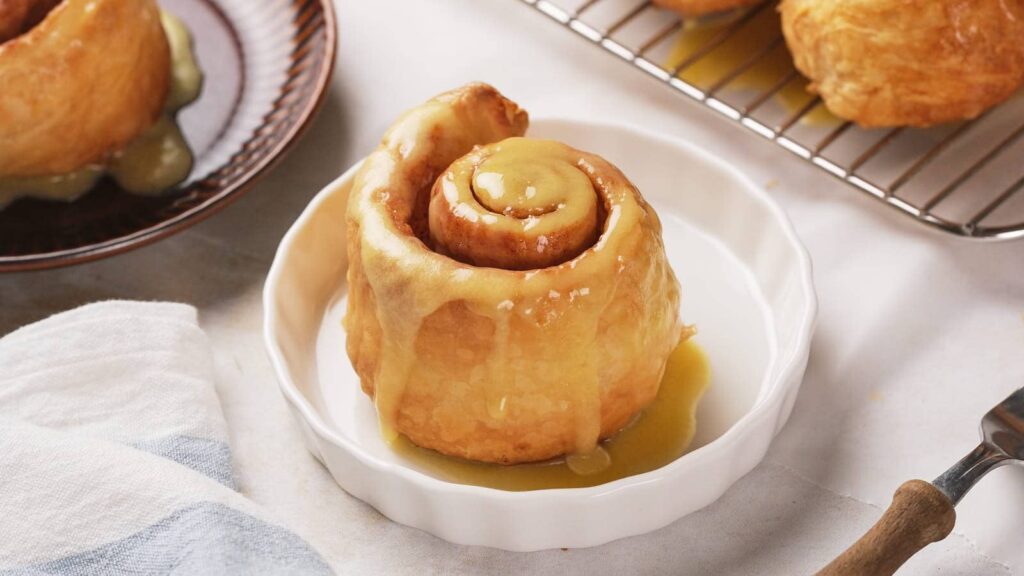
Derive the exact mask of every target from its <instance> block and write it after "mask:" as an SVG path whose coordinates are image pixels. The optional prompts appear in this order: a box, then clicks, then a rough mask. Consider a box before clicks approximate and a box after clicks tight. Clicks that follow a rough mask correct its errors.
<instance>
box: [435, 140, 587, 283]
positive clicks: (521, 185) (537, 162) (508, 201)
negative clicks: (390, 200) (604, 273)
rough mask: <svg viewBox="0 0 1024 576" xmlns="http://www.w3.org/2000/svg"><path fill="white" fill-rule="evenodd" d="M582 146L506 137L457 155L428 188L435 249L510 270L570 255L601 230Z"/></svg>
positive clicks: (546, 263) (551, 262) (542, 265)
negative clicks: (430, 189)
mask: <svg viewBox="0 0 1024 576" xmlns="http://www.w3.org/2000/svg"><path fill="white" fill-rule="evenodd" d="M580 158H581V155H580V152H578V151H577V150H574V149H573V148H570V147H569V146H566V145H564V144H562V143H560V142H553V141H548V140H533V139H529V138H509V139H507V140H503V141H501V142H498V143H496V144H491V145H488V146H483V147H479V148H477V149H475V150H474V151H473V152H471V153H470V154H468V155H466V156H464V157H462V158H460V159H459V160H457V161H455V163H453V164H452V165H451V167H450V168H449V170H448V171H447V172H446V173H445V174H444V175H443V176H441V178H439V179H438V181H437V183H436V184H435V186H434V190H433V192H432V197H431V203H430V212H429V223H430V238H431V241H432V242H433V244H434V247H435V249H437V250H438V251H440V252H442V253H445V254H448V255H449V256H451V257H453V258H455V259H457V260H460V261H462V262H466V263H468V264H473V265H475V266H490V267H494V268H505V269H509V270H526V269H534V268H545V267H548V266H553V265H557V264H560V263H562V262H565V261H567V260H571V259H572V258H574V257H576V256H578V255H579V254H580V253H582V252H583V251H584V250H586V249H587V248H589V247H590V246H592V245H593V244H594V242H595V241H596V240H597V237H598V236H599V235H600V225H601V223H600V221H599V220H600V218H599V216H600V208H599V207H600V205H601V203H600V202H599V195H598V192H597V191H596V190H595V187H594V183H593V182H592V181H591V180H590V177H589V176H588V175H587V174H586V173H585V172H584V171H582V170H581V169H580V167H579V166H578V163H579V162H580Z"/></svg>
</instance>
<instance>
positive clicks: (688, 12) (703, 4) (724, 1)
mask: <svg viewBox="0 0 1024 576" xmlns="http://www.w3.org/2000/svg"><path fill="white" fill-rule="evenodd" d="M763 1H764V0H654V3H655V4H657V5H658V6H661V7H662V8H668V9H669V10H673V11H675V12H679V13H680V14H683V15H685V16H696V15H699V14H710V13H712V12H722V11H725V10H732V9H734V8H740V7H742V6H753V5H754V4H760V3H761V2H763Z"/></svg>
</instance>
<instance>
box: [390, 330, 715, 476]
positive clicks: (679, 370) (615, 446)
mask: <svg viewBox="0 0 1024 576" xmlns="http://www.w3.org/2000/svg"><path fill="white" fill-rule="evenodd" d="M709 382H710V370H709V366H708V360H707V357H706V356H705V355H704V352H703V351H702V350H701V349H700V347H699V346H698V345H697V343H696V342H694V341H693V339H692V338H691V339H687V340H686V341H685V342H683V343H682V344H680V345H679V347H677V348H676V349H675V350H674V351H673V352H672V354H671V355H670V356H669V360H668V365H667V366H666V368H665V375H664V377H663V378H662V381H661V387H660V389H659V390H658V396H657V397H656V398H655V400H654V402H653V403H651V405H650V406H648V407H647V408H646V409H645V410H644V411H643V412H642V413H641V414H640V415H639V416H638V417H637V418H636V419H635V420H634V421H633V422H632V423H631V424H630V425H628V426H627V427H626V428H625V429H623V430H622V431H620V432H619V433H618V434H616V435H615V436H613V437H612V438H610V439H609V440H606V441H605V442H603V443H602V444H601V446H600V451H599V452H598V456H592V457H591V458H597V459H598V460H603V459H604V458H605V457H607V462H603V464H604V465H602V462H598V463H597V464H598V466H596V470H591V471H590V472H592V473H589V474H578V473H577V472H574V471H573V469H570V467H569V466H568V465H567V464H566V462H565V460H557V461H552V462H546V463H539V464H519V465H515V466H500V465H494V464H481V463H476V462H470V461H467V460H461V459H457V458H452V457H449V456H445V455H442V454H439V453H437V452H434V451H432V450H426V449H424V448H420V447H418V446H415V445H414V444H412V443H411V442H409V441H408V440H407V439H406V438H405V437H404V436H399V437H397V438H396V439H395V440H393V441H392V443H391V446H392V448H393V449H394V450H395V452H397V453H398V454H399V455H401V456H402V457H403V458H405V459H407V460H409V461H411V462H412V463H413V464H415V465H416V467H418V468H419V469H421V470H424V471H426V472H428V473H430V474H432V475H434V476H437V477H439V478H442V479H444V480H448V481H451V482H458V483H461V484H470V485H474V486H486V487H490V488H498V489H501V490H512V491H523V490H543V489H550V488H582V487H586V486H596V485H598V484H604V483H607V482H612V481H614V480H618V479H620V478H625V477H627V476H634V475H636V474H642V473H644V472H649V471H651V470H655V469H657V468H660V467H662V466H664V465H666V464H668V463H669V462H672V461H673V460H675V459H677V458H679V457H680V456H682V455H683V454H685V453H686V449H687V448H688V447H689V445H690V442H691V441H692V440H693V435H694V433H695V431H696V427H697V422H696V412H697V405H698V402H699V401H700V398H701V396H702V395H703V394H704V392H705V390H706V389H707V387H708V384H709ZM601 454H603V455H601ZM577 470H578V469H577Z"/></svg>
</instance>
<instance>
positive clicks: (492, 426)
mask: <svg viewBox="0 0 1024 576" xmlns="http://www.w3.org/2000/svg"><path fill="white" fill-rule="evenodd" d="M526 127H527V115H526V112H525V111H523V110H521V109H520V108H519V107H518V106H517V105H516V104H514V103H513V102H511V101H509V100H508V99H506V98H504V97H503V96H502V95H501V94H499V93H498V92H497V91H496V90H495V89H494V88H492V87H490V86H487V85H484V84H471V85H468V86H465V87H463V88H460V89H457V90H453V91H451V92H447V93H445V94H442V95H440V96H438V97H436V98H434V99H433V100H430V101H429V102H427V103H426V104H424V105H422V106H420V107H418V108H415V109H413V110H411V111H409V112H407V113H406V114H405V115H403V116H402V117H401V118H400V119H399V120H398V122H397V123H396V124H395V125H394V126H393V127H392V128H391V129H390V130H389V131H388V133H387V134H386V135H385V136H384V139H383V142H382V143H381V145H380V147H379V148H378V149H377V150H376V151H375V152H373V153H372V154H371V155H370V156H369V157H368V158H367V159H366V161H365V163H364V164H363V167H362V168H361V170H360V171H359V173H358V175H357V176H356V180H355V184H354V186H353V189H352V192H351V197H350V200H349V205H348V216H347V226H348V228H347V229H348V237H347V243H348V256H349V268H348V284H349V300H348V313H347V315H346V317H345V327H346V329H347V332H348V340H347V349H348V355H349V357H350V359H351V361H352V364H353V366H354V368H355V370H356V372H357V373H358V375H359V377H360V380H361V383H362V387H363V390H364V391H365V392H366V393H367V394H369V395H371V396H373V397H374V399H375V404H376V407H377V411H378V416H379V418H380V421H381V426H382V430H383V431H384V433H385V435H386V436H391V435H394V434H402V435H404V436H406V437H408V438H409V439H410V440H411V441H412V442H413V443H415V444H417V445H419V446H422V447H426V448H431V449H433V450H436V451H439V452H442V453H444V454H448V455H453V456H458V457H462V458H466V459H471V460H477V461H484V462H497V463H503V464H510V463H521V462H532V461H538V460H545V459H549V458H553V457H557V456H562V455H566V454H568V455H572V456H573V457H574V458H575V462H576V463H577V465H579V466H583V465H586V464H584V462H587V461H589V460H590V459H593V460H594V461H596V462H597V463H598V465H600V461H601V459H602V456H601V453H600V451H599V450H597V451H595V450H596V449H597V446H598V442H599V440H601V439H602V438H607V437H608V436H611V435H612V434H614V433H615V432H616V431H618V430H619V429H621V428H622V427H623V426H625V425H626V424H627V423H628V422H629V421H630V419H631V418H633V417H634V416H635V415H636V414H637V413H638V412H640V411H641V410H642V409H643V408H644V407H645V406H646V405H648V404H649V403H650V402H651V401H652V400H653V399H654V398H655V396H656V395H657V392H658V385H659V382H660V380H661V377H662V374H663V372H664V370H665V365H666V361H667V359H668V356H669V354H670V353H671V352H672V350H673V349H675V348H676V346H677V344H678V343H679V341H680V338H681V335H682V334H683V332H684V327H683V325H682V323H681V321H680V319H679V287H678V283H677V281H676V278H675V276H674V274H673V272H672V269H671V268H670V267H669V265H668V262H667V260H666V257H665V250H664V245H663V243H662V238H661V224H660V222H659V220H658V216H657V215H656V214H655V213H654V210H653V209H652V208H651V207H650V205H648V204H647V203H646V202H645V201H644V199H643V197H642V196H641V195H640V193H639V191H638V190H637V189H636V187H635V186H633V184H632V183H630V181H629V180H628V179H627V178H626V177H625V176H624V175H623V174H622V172H620V171H619V170H618V169H617V168H616V167H614V166H613V165H611V164H610V163H609V162H607V161H605V160H604V159H602V158H601V157H599V156H596V155H594V154H589V153H587V152H583V151H580V150H577V149H574V148H572V147H570V146H567V145H565V144H562V143H560V142H557V141H551V140H537V139H528V138H523V137H522V135H523V134H524V132H525V130H526ZM572 462H573V461H571V462H570V465H572Z"/></svg>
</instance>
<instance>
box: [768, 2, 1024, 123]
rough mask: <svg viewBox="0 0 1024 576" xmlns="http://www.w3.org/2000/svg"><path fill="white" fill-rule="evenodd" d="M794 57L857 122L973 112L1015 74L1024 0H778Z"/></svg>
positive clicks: (828, 99)
mask: <svg viewBox="0 0 1024 576" xmlns="http://www.w3.org/2000/svg"><path fill="white" fill-rule="evenodd" d="M779 10H780V11H781V13H782V30H783V33H784V34H785V37H786V43H787V44H788V45H789V49H790V51H791V52H792V53H793V59H794V62H795V64H796V67H797V68H798V69H799V70H800V72H802V73H803V74H804V75H805V76H807V77H808V78H810V79H811V85H810V89H811V90H812V91H813V92H816V93H818V94H820V95H821V97H822V99H823V100H824V101H825V104H826V105H827V106H828V108H829V110H831V111H832V113H834V114H835V115H836V116H839V117H841V118H846V119H848V120H853V121H854V122H857V123H858V124H860V125H862V126H922V127H923V126H931V125H933V124H939V123H943V122H951V121H955V120H962V119H968V118H974V117H976V116H978V115H979V114H981V113H982V112H984V111H985V110H987V109H988V108H990V107H992V106H995V105H996V104H998V103H1000V102H1002V101H1003V100H1006V99H1007V98H1008V97H1009V96H1010V95H1011V94H1013V93H1014V92H1015V91H1016V90H1017V89H1018V88H1020V86H1021V85H1022V84H1024V0H970V1H968V0H832V1H830V2H820V1H819V0H783V2H782V3H781V5H780V7H779Z"/></svg>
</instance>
